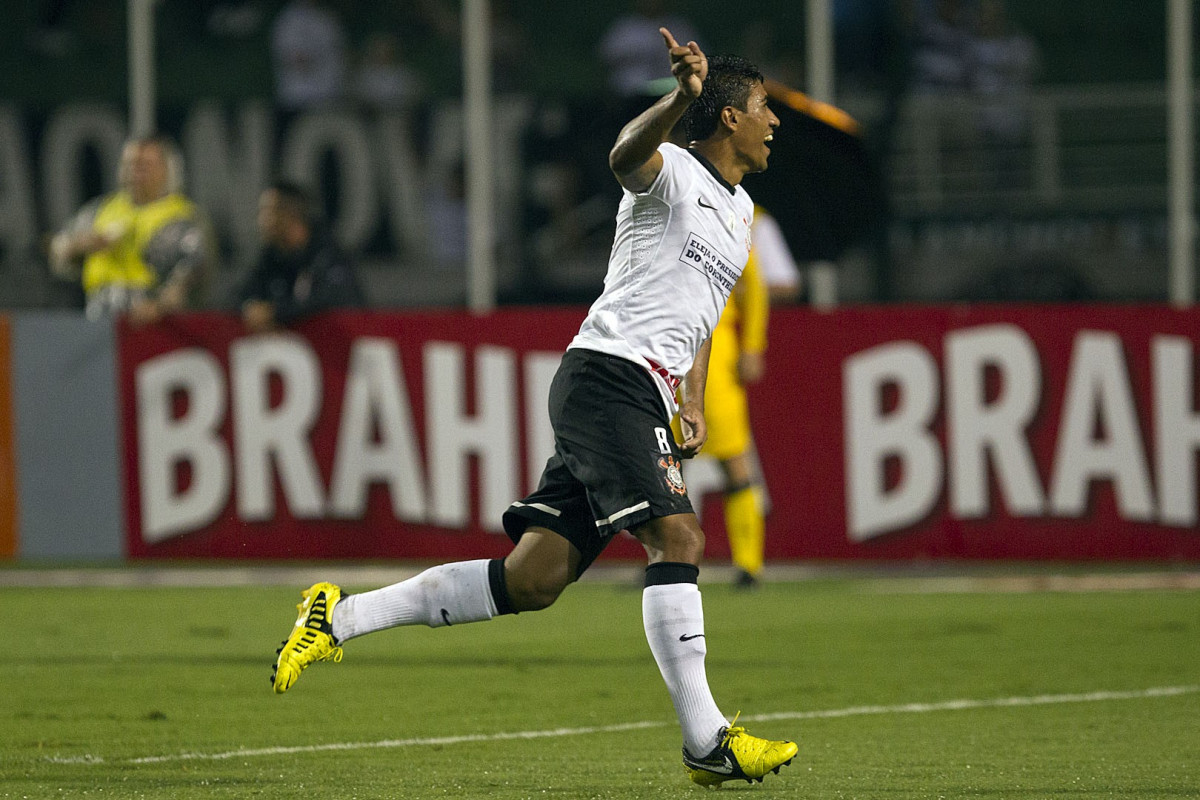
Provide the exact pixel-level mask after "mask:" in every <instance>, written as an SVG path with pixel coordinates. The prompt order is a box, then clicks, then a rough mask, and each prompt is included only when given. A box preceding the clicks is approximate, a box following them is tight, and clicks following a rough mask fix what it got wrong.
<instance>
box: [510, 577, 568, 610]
mask: <svg viewBox="0 0 1200 800" xmlns="http://www.w3.org/2000/svg"><path fill="white" fill-rule="evenodd" d="M506 578H507V583H508V599H509V602H510V603H511V604H512V607H513V610H514V611H541V610H542V609H543V608H549V607H550V606H552V605H554V601H555V600H557V599H558V596H559V595H560V594H562V593H563V590H564V589H566V588H567V586H568V585H569V584H570V580H568V578H567V575H566V573H565V572H562V573H557V572H556V573H553V574H544V573H543V574H529V573H527V572H525V571H523V570H516V571H512V570H510V571H509V572H508V573H507V575H506Z"/></svg>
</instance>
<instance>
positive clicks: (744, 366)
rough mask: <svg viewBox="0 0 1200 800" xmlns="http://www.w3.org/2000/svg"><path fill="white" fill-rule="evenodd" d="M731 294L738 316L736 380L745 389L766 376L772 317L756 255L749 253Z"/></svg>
mask: <svg viewBox="0 0 1200 800" xmlns="http://www.w3.org/2000/svg"><path fill="white" fill-rule="evenodd" d="M734 292H735V294H736V297H737V305H738V312H739V316H738V322H739V329H738V334H739V342H738V343H739V345H740V347H739V348H738V367H737V369H738V380H739V381H741V383H742V385H743V386H748V385H750V384H753V383H758V382H759V381H760V380H762V378H763V373H765V372H766V350H767V320H768V318H769V317H770V313H771V311H770V309H771V298H770V293H769V292H768V291H767V284H766V283H765V282H764V281H763V279H762V275H761V273H760V272H759V270H758V253H757V252H751V254H750V259H749V260H748V261H747V262H746V268H745V269H744V270H742V277H741V278H739V279H738V282H737V284H736V285H735V286H734Z"/></svg>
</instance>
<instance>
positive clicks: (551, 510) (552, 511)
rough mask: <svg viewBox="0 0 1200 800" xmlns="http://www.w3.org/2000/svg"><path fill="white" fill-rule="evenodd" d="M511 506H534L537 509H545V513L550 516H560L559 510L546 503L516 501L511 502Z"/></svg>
mask: <svg viewBox="0 0 1200 800" xmlns="http://www.w3.org/2000/svg"><path fill="white" fill-rule="evenodd" d="M513 508H536V509H537V510H538V511H545V512H546V513H547V514H549V515H550V516H552V517H561V516H562V512H561V511H559V510H558V509H557V508H551V507H550V506H548V505H546V504H545V503H521V502H516V503H513Z"/></svg>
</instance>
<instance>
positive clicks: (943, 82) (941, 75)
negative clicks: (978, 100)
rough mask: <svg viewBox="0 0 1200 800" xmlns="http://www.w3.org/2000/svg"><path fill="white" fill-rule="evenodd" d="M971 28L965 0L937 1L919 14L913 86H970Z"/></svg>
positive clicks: (925, 89) (929, 89)
mask: <svg viewBox="0 0 1200 800" xmlns="http://www.w3.org/2000/svg"><path fill="white" fill-rule="evenodd" d="M970 36H971V30H970V27H969V26H968V22H967V15H966V11H965V9H964V7H963V3H962V0H935V3H934V6H933V10H932V12H929V11H924V12H922V13H920V15H919V16H918V18H917V23H916V36H915V41H914V43H913V64H912V69H913V76H912V83H913V88H914V89H915V90H916V91H918V92H924V93H932V92H946V91H950V92H953V91H962V90H964V89H966V88H967V73H968V62H967V58H968V56H967V47H968V42H969V40H970Z"/></svg>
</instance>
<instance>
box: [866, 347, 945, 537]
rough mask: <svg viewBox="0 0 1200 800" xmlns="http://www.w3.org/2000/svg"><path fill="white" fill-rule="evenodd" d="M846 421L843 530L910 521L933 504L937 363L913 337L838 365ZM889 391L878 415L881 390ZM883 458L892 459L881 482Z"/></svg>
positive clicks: (870, 530) (869, 530) (938, 466)
mask: <svg viewBox="0 0 1200 800" xmlns="http://www.w3.org/2000/svg"><path fill="white" fill-rule="evenodd" d="M842 375H843V384H844V393H845V394H844V397H843V405H844V413H845V420H846V422H845V424H846V481H847V483H848V484H849V485H848V486H847V487H846V489H847V491H846V501H847V508H846V514H847V529H848V532H849V535H850V539H851V540H853V541H856V542H858V541H863V540H864V539H868V538H871V537H872V536H878V535H880V534H882V533H886V532H887V531H891V530H896V529H897V528H903V527H904V526H905V525H909V524H911V523H914V522H917V521H918V520H920V519H921V518H922V517H924V516H925V515H926V514H928V513H929V511H930V510H931V509H932V508H933V504H934V503H935V502H937V498H938V494H939V493H940V490H941V484H942V455H941V450H940V449H939V447H938V442H937V438H936V437H935V436H934V435H933V434H932V433H931V432H930V430H929V428H930V425H931V424H932V423H933V417H934V414H936V413H937V407H938V376H937V365H936V364H935V363H934V361H933V357H932V356H930V355H929V353H928V352H927V351H926V350H925V348H923V347H921V346H920V345H919V344H916V343H915V342H892V343H890V344H886V345H882V346H880V347H875V348H872V349H871V350H869V351H867V352H865V353H858V354H855V355H853V356H851V357H850V358H848V359H847V360H846V363H845V365H844V366H843V369H842ZM887 386H894V387H895V388H896V392H897V396H898V402H897V405H896V408H895V410H893V411H892V412H890V413H885V411H884V408H883V392H884V389H885V387H887ZM888 458H896V459H898V461H899V463H900V478H899V482H898V483H897V485H896V486H894V487H892V488H891V489H889V488H888V486H887V473H886V464H887V459H888Z"/></svg>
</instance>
